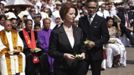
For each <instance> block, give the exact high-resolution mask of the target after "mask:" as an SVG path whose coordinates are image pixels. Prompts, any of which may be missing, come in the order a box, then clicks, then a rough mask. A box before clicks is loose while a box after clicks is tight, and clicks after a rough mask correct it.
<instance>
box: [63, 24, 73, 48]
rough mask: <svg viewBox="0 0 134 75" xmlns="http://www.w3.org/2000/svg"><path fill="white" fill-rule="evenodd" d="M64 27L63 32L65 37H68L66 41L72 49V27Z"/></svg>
mask: <svg viewBox="0 0 134 75" xmlns="http://www.w3.org/2000/svg"><path fill="white" fill-rule="evenodd" d="M63 27H64V29H65V32H66V35H67V37H68V40H69V42H70V45H71V47H72V48H73V47H74V36H73V28H72V26H71V27H69V28H68V27H67V26H65V25H64V26H63Z"/></svg>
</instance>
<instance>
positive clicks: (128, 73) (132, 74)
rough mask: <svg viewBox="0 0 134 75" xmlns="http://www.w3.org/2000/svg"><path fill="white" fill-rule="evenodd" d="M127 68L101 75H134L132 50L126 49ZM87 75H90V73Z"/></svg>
mask: <svg viewBox="0 0 134 75" xmlns="http://www.w3.org/2000/svg"><path fill="white" fill-rule="evenodd" d="M126 50H127V66H126V67H125V68H123V67H119V68H112V69H106V70H105V71H102V75H134V48H126ZM87 75H91V71H89V72H88V74H87Z"/></svg>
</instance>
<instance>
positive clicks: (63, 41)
mask: <svg viewBox="0 0 134 75" xmlns="http://www.w3.org/2000/svg"><path fill="white" fill-rule="evenodd" d="M73 35H74V40H75V43H74V47H73V48H72V47H71V45H70V42H69V40H68V37H67V35H66V32H65V30H64V27H63V25H62V26H60V27H59V28H56V29H54V30H53V31H52V32H51V36H50V45H49V55H50V56H52V57H54V59H55V62H54V67H55V68H60V69H66V68H71V67H72V68H73V66H70V65H69V62H68V61H67V60H65V59H64V53H70V54H77V53H81V52H84V48H83V45H82V37H83V34H82V31H81V29H80V28H78V27H74V26H73Z"/></svg>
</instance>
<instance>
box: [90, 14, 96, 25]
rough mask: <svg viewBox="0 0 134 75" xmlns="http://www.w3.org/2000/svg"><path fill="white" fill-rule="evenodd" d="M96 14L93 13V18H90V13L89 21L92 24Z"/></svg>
mask: <svg viewBox="0 0 134 75" xmlns="http://www.w3.org/2000/svg"><path fill="white" fill-rule="evenodd" d="M95 15H96V14H93V15H92V17H91V18H90V17H89V15H88V21H89V23H90V24H91V23H92V21H93V19H94V17H95Z"/></svg>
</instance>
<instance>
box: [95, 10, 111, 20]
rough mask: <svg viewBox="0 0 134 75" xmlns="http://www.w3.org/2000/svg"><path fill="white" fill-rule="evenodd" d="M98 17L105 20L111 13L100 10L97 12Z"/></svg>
mask: <svg viewBox="0 0 134 75" xmlns="http://www.w3.org/2000/svg"><path fill="white" fill-rule="evenodd" d="M97 15H98V16H101V17H104V18H107V17H108V16H109V12H108V11H107V10H104V11H101V10H99V11H98V12H97Z"/></svg>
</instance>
